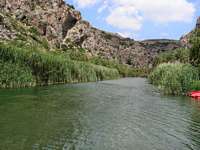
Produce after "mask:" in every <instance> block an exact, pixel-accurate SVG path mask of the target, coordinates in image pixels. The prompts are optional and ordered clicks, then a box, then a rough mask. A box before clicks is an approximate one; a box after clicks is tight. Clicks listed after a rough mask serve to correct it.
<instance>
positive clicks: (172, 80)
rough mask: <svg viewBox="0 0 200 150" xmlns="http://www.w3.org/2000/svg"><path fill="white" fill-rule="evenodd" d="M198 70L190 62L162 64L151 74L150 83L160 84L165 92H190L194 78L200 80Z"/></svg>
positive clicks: (174, 93)
mask: <svg viewBox="0 0 200 150" xmlns="http://www.w3.org/2000/svg"><path fill="white" fill-rule="evenodd" d="M198 79H199V76H198V70H197V69H196V68H194V67H193V66H192V65H190V64H182V63H164V64H160V65H159V66H158V67H156V68H155V69H154V71H153V72H152V73H151V74H150V75H149V81H150V83H152V84H154V85H156V86H158V88H159V89H160V90H161V91H163V92H164V93H165V94H173V95H181V94H184V93H186V92H188V91H189V90H190V88H191V84H192V83H193V81H194V80H198Z"/></svg>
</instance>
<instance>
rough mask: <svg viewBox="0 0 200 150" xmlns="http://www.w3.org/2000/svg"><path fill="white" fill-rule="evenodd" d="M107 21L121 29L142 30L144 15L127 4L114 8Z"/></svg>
mask: <svg viewBox="0 0 200 150" xmlns="http://www.w3.org/2000/svg"><path fill="white" fill-rule="evenodd" d="M106 21H107V23H108V24H110V25H112V26H114V27H117V28H119V29H130V30H140V28H141V26H142V22H141V21H142V17H140V16H139V15H138V12H137V10H136V9H135V8H134V7H131V6H127V5H126V6H119V7H116V8H115V9H113V10H112V11H111V12H110V15H109V16H108V17H107V18H106Z"/></svg>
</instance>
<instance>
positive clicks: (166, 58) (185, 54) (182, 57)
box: [153, 48, 190, 67]
mask: <svg viewBox="0 0 200 150" xmlns="http://www.w3.org/2000/svg"><path fill="white" fill-rule="evenodd" d="M189 55H190V50H189V49H186V48H179V49H176V50H173V51H168V52H164V53H161V54H160V55H158V56H156V57H155V58H154V60H153V66H154V67H156V66H158V65H159V64H162V63H168V62H181V63H189Z"/></svg>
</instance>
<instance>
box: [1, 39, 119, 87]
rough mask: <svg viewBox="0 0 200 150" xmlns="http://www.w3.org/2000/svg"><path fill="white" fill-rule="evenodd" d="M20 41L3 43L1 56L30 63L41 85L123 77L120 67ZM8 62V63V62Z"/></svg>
mask: <svg viewBox="0 0 200 150" xmlns="http://www.w3.org/2000/svg"><path fill="white" fill-rule="evenodd" d="M18 44H19V43H18ZM18 44H17V43H16V42H14V43H12V42H9V43H5V42H3V43H1V44H0V59H1V60H2V61H3V62H8V61H9V62H10V63H12V64H13V65H14V64H18V65H19V66H26V67H28V68H29V70H31V73H32V75H33V76H34V77H35V79H36V83H37V84H39V85H43V84H55V83H70V82H88V81H97V80H107V79H114V78H118V77H119V73H118V71H117V70H116V69H111V68H106V67H103V66H98V65H94V64H90V63H86V62H80V61H79V62H78V61H73V60H70V59H69V58H66V57H65V55H63V54H61V53H54V52H46V51H41V50H38V49H37V47H31V46H26V45H22V44H21V45H20V44H19V45H20V47H18V46H19V45H18ZM6 65H7V64H6V63H5V64H4V66H6ZM8 66H9V65H8ZM16 68H17V67H16ZM29 72H30V71H29ZM29 75H30V74H28V76H29ZM13 76H15V75H13ZM13 80H14V79H13ZM31 85H32V84H31ZM8 86H9V85H8ZM19 86H20V85H19ZM22 86H23V84H22Z"/></svg>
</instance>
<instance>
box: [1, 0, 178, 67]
mask: <svg viewBox="0 0 200 150" xmlns="http://www.w3.org/2000/svg"><path fill="white" fill-rule="evenodd" d="M1 1H2V2H1V5H0V8H1V10H2V11H3V12H7V13H9V14H11V15H12V16H14V17H15V18H16V19H17V20H19V21H20V22H22V23H24V24H26V25H27V26H30V25H31V26H34V27H37V29H38V31H39V32H40V34H41V35H42V36H45V37H46V38H47V40H48V42H49V43H50V44H51V48H55V47H57V48H61V47H62V48H71V46H75V47H81V48H85V49H87V50H88V51H87V53H88V54H89V55H92V56H100V57H103V58H109V59H110V58H112V59H117V60H118V61H119V62H121V63H123V64H128V65H131V66H134V67H140V68H141V67H142V68H145V67H149V66H151V63H152V60H153V58H154V57H155V56H156V55H157V54H158V53H160V52H164V51H168V50H173V49H176V48H178V47H180V46H181V45H180V42H179V41H175V40H146V41H135V40H133V39H129V38H123V37H121V36H119V35H117V34H113V33H108V32H105V31H102V30H99V29H96V28H94V27H92V26H91V25H90V23H89V22H87V21H85V20H83V19H82V17H81V13H80V12H79V11H77V10H75V9H74V7H73V6H70V5H68V4H66V3H65V2H64V1H63V0H32V1H28V0H18V1H15V0H1ZM6 31H7V30H6ZM6 31H4V30H3V33H2V30H1V33H0V35H1V36H0V38H2V37H3V38H4V36H7V37H6V38H8V37H9V38H12V39H13V38H14V36H13V35H14V34H15V33H13V32H11V31H7V32H6ZM7 34H8V35H7ZM2 35H3V36H2Z"/></svg>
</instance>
